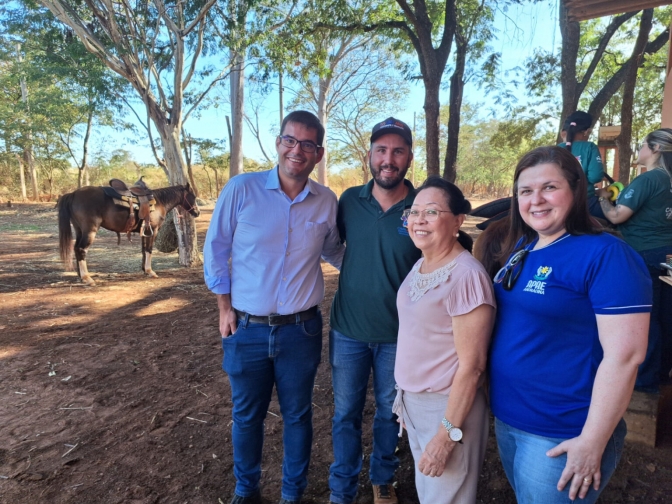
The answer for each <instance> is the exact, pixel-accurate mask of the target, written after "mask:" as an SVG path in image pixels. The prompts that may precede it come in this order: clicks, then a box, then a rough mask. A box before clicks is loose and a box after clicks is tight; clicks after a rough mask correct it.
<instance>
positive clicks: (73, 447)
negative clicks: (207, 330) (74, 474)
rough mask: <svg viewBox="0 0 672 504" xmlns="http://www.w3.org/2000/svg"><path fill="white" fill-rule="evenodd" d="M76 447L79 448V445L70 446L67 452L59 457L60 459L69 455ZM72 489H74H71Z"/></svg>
mask: <svg viewBox="0 0 672 504" xmlns="http://www.w3.org/2000/svg"><path fill="white" fill-rule="evenodd" d="M65 446H71V445H65ZM78 446H79V443H77V444H76V445H74V446H72V448H70V449H69V450H68V451H67V452H65V453H64V454H63V455H61V458H63V457H65V456H66V455H67V454H68V453H70V452H71V451H72V450H74V449H75V448H77V447H78ZM72 488H74V487H72Z"/></svg>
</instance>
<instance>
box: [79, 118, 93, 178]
mask: <svg viewBox="0 0 672 504" xmlns="http://www.w3.org/2000/svg"><path fill="white" fill-rule="evenodd" d="M92 124H93V107H91V108H90V109H89V116H88V117H87V119H86V133H85V134H84V145H83V147H82V164H81V165H80V166H79V176H78V177H77V187H82V184H83V183H84V175H85V172H86V158H87V156H88V153H89V137H90V136H91V126H92ZM86 178H87V181H86V185H89V183H88V182H89V181H88V176H87V177H86Z"/></svg>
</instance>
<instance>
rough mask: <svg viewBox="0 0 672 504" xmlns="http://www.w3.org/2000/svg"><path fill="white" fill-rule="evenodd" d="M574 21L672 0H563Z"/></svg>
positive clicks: (647, 7) (655, 5)
mask: <svg viewBox="0 0 672 504" xmlns="http://www.w3.org/2000/svg"><path fill="white" fill-rule="evenodd" d="M562 2H563V3H564V4H565V8H566V9H567V11H568V14H569V19H571V20H572V21H584V20H586V19H593V18H597V17H602V16H612V15H614V14H623V13H624V12H632V11H637V10H642V9H650V8H652V7H660V6H661V5H668V4H671V3H672V0H562Z"/></svg>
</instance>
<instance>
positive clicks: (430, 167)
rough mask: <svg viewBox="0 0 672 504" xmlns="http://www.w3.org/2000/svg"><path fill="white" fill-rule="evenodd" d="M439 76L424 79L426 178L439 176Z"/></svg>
mask: <svg viewBox="0 0 672 504" xmlns="http://www.w3.org/2000/svg"><path fill="white" fill-rule="evenodd" d="M440 84H441V76H440V75H439V77H438V79H431V80H430V79H429V78H426V79H425V104H424V105H423V108H424V109H425V129H426V142H427V145H426V149H427V177H431V176H433V175H440V173H441V172H440V166H441V165H440V161H439V159H440V156H439V120H440V119H439V109H440V105H441V104H440V102H439V87H440Z"/></svg>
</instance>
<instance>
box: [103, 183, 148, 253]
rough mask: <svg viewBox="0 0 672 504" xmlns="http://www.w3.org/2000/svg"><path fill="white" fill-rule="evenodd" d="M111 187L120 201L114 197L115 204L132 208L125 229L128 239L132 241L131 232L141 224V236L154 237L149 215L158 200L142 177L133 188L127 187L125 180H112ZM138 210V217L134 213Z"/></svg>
mask: <svg viewBox="0 0 672 504" xmlns="http://www.w3.org/2000/svg"><path fill="white" fill-rule="evenodd" d="M110 186H111V188H112V189H113V190H114V191H115V192H116V193H117V195H118V199H117V198H116V197H114V196H113V197H114V199H115V203H117V201H119V203H117V204H121V205H122V206H127V207H128V208H130V212H129V215H128V220H127V221H126V226H125V227H124V233H127V234H128V239H129V240H130V239H131V232H132V231H133V230H134V229H135V228H136V227H137V225H138V224H140V229H139V232H140V235H141V236H146V237H149V236H152V235H153V234H154V231H153V230H152V226H151V225H148V222H149V214H150V213H151V211H152V210H154V205H155V204H156V200H155V199H154V195H153V194H152V190H151V189H150V188H149V186H147V184H145V182H144V181H143V180H142V177H140V178H139V179H138V181H137V182H136V183H135V184H133V185H132V186H127V185H126V183H125V182H124V181H123V180H119V179H112V180H110ZM103 189H106V188H103ZM106 192H107V191H106ZM136 209H137V217H136V213H135V212H134V210H136Z"/></svg>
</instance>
